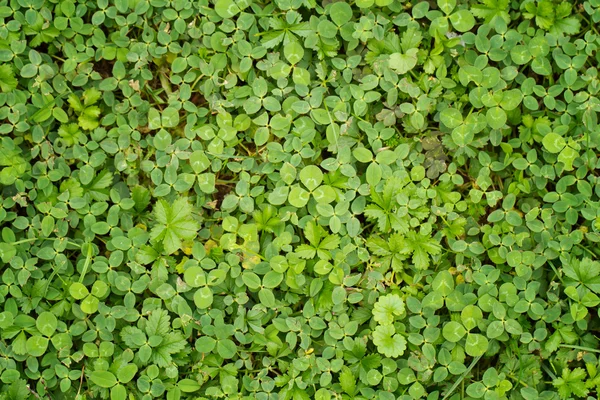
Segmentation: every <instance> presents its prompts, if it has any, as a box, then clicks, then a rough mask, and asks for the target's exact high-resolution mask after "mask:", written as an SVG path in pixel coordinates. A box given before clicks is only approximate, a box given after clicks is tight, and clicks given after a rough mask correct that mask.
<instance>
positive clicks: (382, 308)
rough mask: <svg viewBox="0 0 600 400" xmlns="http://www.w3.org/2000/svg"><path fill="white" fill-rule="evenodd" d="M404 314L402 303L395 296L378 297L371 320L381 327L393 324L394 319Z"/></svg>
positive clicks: (398, 297)
mask: <svg viewBox="0 0 600 400" xmlns="http://www.w3.org/2000/svg"><path fill="white" fill-rule="evenodd" d="M403 313H404V301H403V300H402V298H400V296H398V295H396V294H388V295H387V296H380V297H379V298H378V299H377V302H376V303H375V306H374V307H373V319H375V321H377V322H379V323H380V324H382V325H390V324H393V323H394V320H395V317H396V316H400V315H402V314H403Z"/></svg>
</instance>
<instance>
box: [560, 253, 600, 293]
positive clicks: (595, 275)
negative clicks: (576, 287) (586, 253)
mask: <svg viewBox="0 0 600 400" xmlns="http://www.w3.org/2000/svg"><path fill="white" fill-rule="evenodd" d="M563 272H564V273H565V275H566V276H567V277H568V278H570V279H571V280H573V281H575V282H577V283H579V284H581V285H584V286H586V287H587V288H589V289H590V290H591V291H593V292H596V293H600V262H598V261H593V260H591V259H590V258H583V259H582V260H578V259H576V258H574V257H573V258H571V260H570V261H569V262H564V261H563Z"/></svg>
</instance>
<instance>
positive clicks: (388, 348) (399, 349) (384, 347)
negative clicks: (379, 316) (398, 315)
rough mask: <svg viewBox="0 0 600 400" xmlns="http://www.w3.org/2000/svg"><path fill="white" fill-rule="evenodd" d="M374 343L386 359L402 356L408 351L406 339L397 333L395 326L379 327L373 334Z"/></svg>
mask: <svg viewBox="0 0 600 400" xmlns="http://www.w3.org/2000/svg"><path fill="white" fill-rule="evenodd" d="M373 343H375V345H376V346H377V351H379V352H380V353H382V354H384V355H385V356H386V357H398V356H401V355H402V354H404V350H406V339H405V338H404V336H402V335H400V334H399V333H396V329H395V328H394V325H378V326H377V328H375V331H374V332H373Z"/></svg>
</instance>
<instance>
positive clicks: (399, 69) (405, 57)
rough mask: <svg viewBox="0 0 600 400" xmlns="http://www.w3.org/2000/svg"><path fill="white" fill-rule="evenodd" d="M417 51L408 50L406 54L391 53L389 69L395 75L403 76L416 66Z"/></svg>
mask: <svg viewBox="0 0 600 400" xmlns="http://www.w3.org/2000/svg"><path fill="white" fill-rule="evenodd" d="M417 53H418V50H417V49H409V50H407V51H406V53H404V54H403V53H393V54H391V55H390V58H389V62H388V64H389V67H390V68H391V69H393V70H394V71H395V72H396V73H397V74H400V75H403V74H406V73H407V72H408V71H410V70H412V69H413V68H414V67H415V66H416V65H417Z"/></svg>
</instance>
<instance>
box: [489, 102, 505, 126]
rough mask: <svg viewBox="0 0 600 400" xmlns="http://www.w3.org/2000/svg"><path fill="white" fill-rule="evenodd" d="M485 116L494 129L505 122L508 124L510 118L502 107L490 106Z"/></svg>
mask: <svg viewBox="0 0 600 400" xmlns="http://www.w3.org/2000/svg"><path fill="white" fill-rule="evenodd" d="M485 118H486V120H487V123H488V125H489V126H490V128H492V129H500V128H502V127H503V126H504V124H506V121H507V119H508V117H507V115H506V112H505V111H504V110H503V109H501V108H500V107H492V108H490V109H489V110H488V111H487V113H486V115H485Z"/></svg>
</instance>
